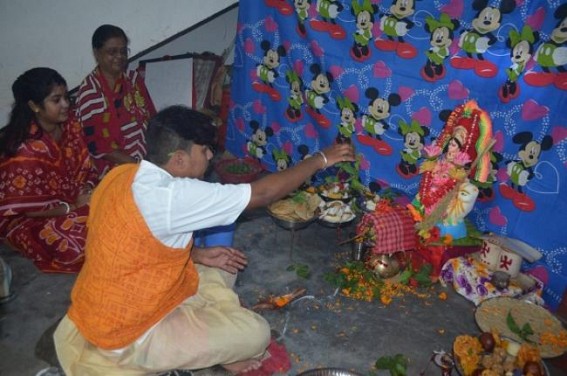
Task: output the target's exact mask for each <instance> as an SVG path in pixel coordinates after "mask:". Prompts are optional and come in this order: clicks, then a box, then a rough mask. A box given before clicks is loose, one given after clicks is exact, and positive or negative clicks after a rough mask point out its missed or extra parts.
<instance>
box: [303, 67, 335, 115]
mask: <svg viewBox="0 0 567 376" xmlns="http://www.w3.org/2000/svg"><path fill="white" fill-rule="evenodd" d="M309 69H310V71H311V73H313V80H312V81H311V89H310V90H307V91H306V93H305V96H306V98H307V103H308V104H309V106H310V107H311V108H313V109H315V110H317V111H319V110H320V109H321V108H323V106H324V105H325V104H326V103H327V102H328V101H329V98H327V96H326V94H327V93H328V92H330V91H331V83H332V81H333V76H332V75H331V74H330V73H329V72H325V71H323V70H322V69H321V67H320V66H319V64H312V65H311V67H310V68H309Z"/></svg>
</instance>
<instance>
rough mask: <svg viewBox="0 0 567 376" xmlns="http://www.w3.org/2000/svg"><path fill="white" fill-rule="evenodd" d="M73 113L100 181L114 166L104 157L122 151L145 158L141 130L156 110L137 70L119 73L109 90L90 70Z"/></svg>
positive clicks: (99, 77)
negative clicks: (117, 78) (118, 77)
mask: <svg viewBox="0 0 567 376" xmlns="http://www.w3.org/2000/svg"><path fill="white" fill-rule="evenodd" d="M75 111H76V116H77V118H78V119H79V121H80V122H81V125H82V126H83V130H84V133H85V139H86V141H87V145H88V148H89V151H90V153H91V156H92V157H93V160H94V163H95V166H96V168H97V170H98V173H99V177H100V178H102V177H103V176H104V175H105V174H106V173H107V172H108V170H110V169H111V168H112V167H114V166H115V164H114V163H112V162H111V161H108V160H106V159H104V156H105V155H106V154H108V153H111V152H113V151H115V150H122V151H124V152H125V153H126V154H128V155H130V156H131V157H133V158H135V159H137V160H142V159H143V158H144V156H145V155H146V139H145V131H146V129H147V124H148V121H149V119H150V117H152V116H153V115H154V114H155V113H156V110H155V108H154V104H153V102H152V100H151V98H150V95H149V93H148V90H147V88H146V85H145V84H144V80H143V77H142V76H141V75H140V74H139V73H138V72H137V71H129V72H128V73H124V74H122V77H121V78H120V79H119V80H118V81H117V82H116V84H115V85H114V88H110V87H109V85H108V83H107V81H106V79H105V78H104V76H103V75H102V73H101V72H100V70H99V69H98V68H96V69H94V70H93V71H92V72H91V73H90V74H89V75H88V76H87V77H86V78H85V79H84V80H83V82H82V83H81V85H80V86H79V91H78V93H77V100H76V103H75Z"/></svg>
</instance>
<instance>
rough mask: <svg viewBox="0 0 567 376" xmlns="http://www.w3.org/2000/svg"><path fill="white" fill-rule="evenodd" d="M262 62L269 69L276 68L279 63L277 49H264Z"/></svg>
mask: <svg viewBox="0 0 567 376" xmlns="http://www.w3.org/2000/svg"><path fill="white" fill-rule="evenodd" d="M262 62H263V63H264V65H265V66H266V67H268V68H270V69H274V68H277V67H278V65H280V55H279V54H278V52H277V51H275V50H272V49H269V50H268V51H266V54H265V55H264V58H263V59H262Z"/></svg>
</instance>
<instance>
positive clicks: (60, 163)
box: [0, 68, 97, 273]
mask: <svg viewBox="0 0 567 376" xmlns="http://www.w3.org/2000/svg"><path fill="white" fill-rule="evenodd" d="M12 92H13V94H14V100H15V103H14V107H13V109H12V113H11V115H10V120H9V123H8V125H7V126H6V127H4V128H3V129H2V130H1V133H0V241H4V242H5V243H6V244H8V245H9V246H11V247H12V248H14V249H15V250H17V251H18V252H20V253H21V254H23V255H24V256H26V257H28V258H30V259H32V260H33V262H34V264H35V265H36V266H37V267H38V268H39V269H40V270H42V271H44V272H67V273H74V272H78V271H79V269H80V268H81V266H82V264H83V259H84V253H83V251H84V247H85V238H86V232H87V229H86V224H85V222H86V220H87V215H88V212H89V206H88V203H89V200H90V192H91V190H92V189H93V187H94V185H95V183H96V182H97V176H96V170H95V169H94V167H93V164H92V160H91V159H90V156H89V152H88V150H87V146H86V144H85V141H84V139H83V137H82V129H81V125H80V124H79V123H78V122H77V121H75V120H73V119H71V118H70V117H69V99H68V97H67V84H66V82H65V80H64V79H63V77H61V75H59V73H57V72H56V71H54V70H53V69H50V68H34V69H31V70H29V71H27V72H25V73H24V74H22V75H21V76H20V77H18V78H17V79H16V81H15V82H14V84H13V85H12Z"/></svg>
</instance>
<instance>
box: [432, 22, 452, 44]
mask: <svg viewBox="0 0 567 376" xmlns="http://www.w3.org/2000/svg"><path fill="white" fill-rule="evenodd" d="M452 41H453V32H452V31H451V30H449V28H447V27H445V26H443V27H440V28H438V29H435V31H433V33H432V34H431V37H430V44H431V46H432V47H437V48H448V47H449V46H450V45H451V42H452Z"/></svg>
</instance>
